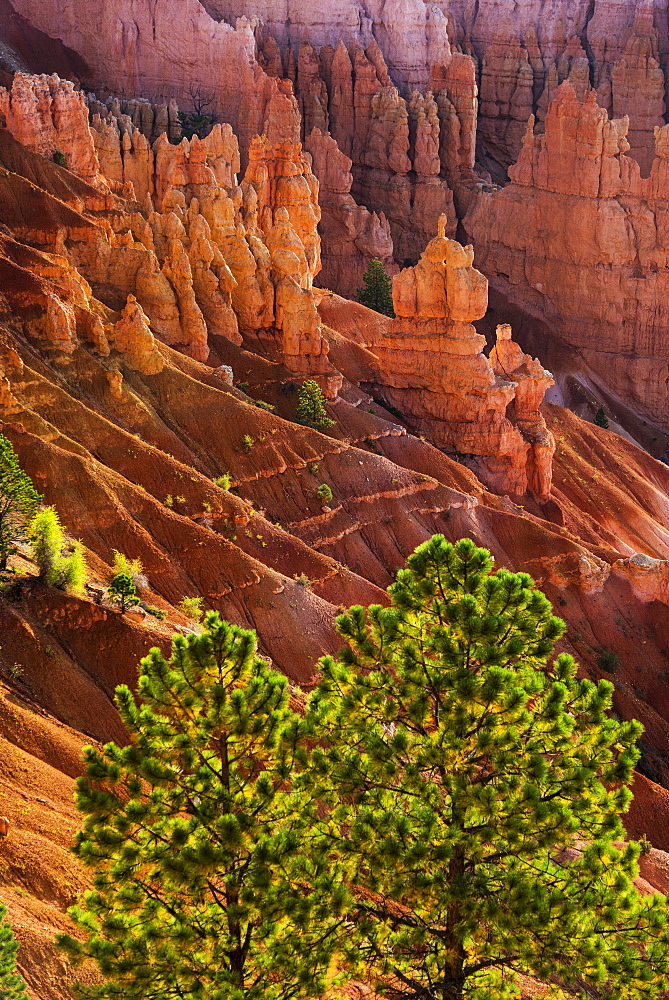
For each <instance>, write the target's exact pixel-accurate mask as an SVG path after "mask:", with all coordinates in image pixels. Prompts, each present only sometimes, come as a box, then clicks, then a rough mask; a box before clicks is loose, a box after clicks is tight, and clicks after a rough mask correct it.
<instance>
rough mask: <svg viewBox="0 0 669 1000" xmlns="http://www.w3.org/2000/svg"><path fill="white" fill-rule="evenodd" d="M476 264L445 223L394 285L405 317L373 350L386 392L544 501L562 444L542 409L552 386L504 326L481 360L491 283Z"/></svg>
mask: <svg viewBox="0 0 669 1000" xmlns="http://www.w3.org/2000/svg"><path fill="white" fill-rule="evenodd" d="M473 259H474V252H473V250H472V248H471V247H463V246H461V245H460V244H459V243H457V242H456V241H455V240H450V239H448V238H447V237H446V219H445V218H442V219H441V220H440V225H439V235H438V236H437V237H436V238H435V239H433V240H431V241H430V243H429V244H428V246H427V248H426V249H425V251H424V252H423V254H422V255H421V259H420V261H419V262H418V264H417V265H416V266H415V267H409V268H406V269H405V270H403V271H401V272H400V274H398V275H397V276H396V277H395V278H394V279H393V305H394V308H395V314H396V316H397V319H396V320H394V321H392V322H391V323H390V324H389V327H388V331H387V334H386V335H385V336H383V335H381V336H380V337H379V338H378V339H377V340H376V342H375V343H374V344H373V345H371V349H372V350H373V351H374V353H375V354H376V355H377V357H378V359H379V373H380V374H379V382H380V386H381V393H382V395H383V398H384V399H386V400H387V401H388V402H389V403H390V404H392V405H393V406H394V407H396V408H397V409H398V410H399V411H400V412H401V413H403V414H404V415H406V416H407V418H408V419H409V420H410V422H411V424H412V426H415V427H416V428H417V429H419V430H420V431H421V432H422V433H424V434H425V435H426V436H428V437H429V439H430V440H431V441H433V442H434V443H435V444H437V445H439V447H442V448H444V449H446V450H447V451H448V452H451V453H457V454H459V455H462V456H466V461H467V463H468V464H469V465H470V467H472V468H474V469H475V470H476V473H477V475H478V476H479V477H480V478H481V479H483V481H484V482H486V483H488V484H489V485H490V486H492V487H493V488H494V489H495V490H496V491H498V492H501V493H511V494H523V493H525V492H526V491H527V490H528V489H531V490H532V491H533V492H534V493H535V495H536V496H538V497H540V498H546V497H548V495H549V493H550V488H551V459H552V455H553V451H554V447H555V446H554V442H553V436H552V434H551V433H550V432H549V431H548V429H547V427H546V424H545V422H544V420H543V417H542V416H541V414H540V412H539V409H538V407H539V404H540V402H541V401H542V399H543V395H544V392H545V390H546V388H547V387H548V386H549V385H551V384H552V381H553V380H552V377H551V375H550V373H549V372H546V371H544V369H543V368H542V367H541V365H540V364H539V362H537V361H535V360H533V359H532V358H529V357H527V356H526V355H525V354H523V352H522V351H521V350H520V348H519V347H518V346H517V345H516V344H514V343H513V342H512V341H511V339H510V337H511V330H510V328H509V327H500V328H499V330H498V341H497V346H496V348H494V350H493V353H492V355H491V358H490V360H488V358H486V357H485V355H484V354H483V347H484V346H485V338H484V337H482V336H481V335H480V334H478V333H477V332H476V330H475V328H474V326H473V325H472V323H473V321H474V320H477V319H480V318H481V317H482V316H484V315H485V312H486V309H487V306H488V284H487V281H486V279H485V278H484V276H483V275H482V274H481V273H480V272H479V271H477V270H475V269H474V267H473V266H472V265H473Z"/></svg>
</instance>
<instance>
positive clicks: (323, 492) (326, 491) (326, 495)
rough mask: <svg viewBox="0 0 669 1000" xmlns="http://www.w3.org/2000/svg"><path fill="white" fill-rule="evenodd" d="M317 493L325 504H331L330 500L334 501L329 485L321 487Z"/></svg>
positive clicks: (325, 484)
mask: <svg viewBox="0 0 669 1000" xmlns="http://www.w3.org/2000/svg"><path fill="white" fill-rule="evenodd" d="M316 492H317V493H318V495H319V497H320V498H321V500H323V502H324V503H329V502H330V500H332V490H331V489H330V487H329V486H328V484H327V483H323V484H322V485H321V486H319V487H318V489H317V490H316Z"/></svg>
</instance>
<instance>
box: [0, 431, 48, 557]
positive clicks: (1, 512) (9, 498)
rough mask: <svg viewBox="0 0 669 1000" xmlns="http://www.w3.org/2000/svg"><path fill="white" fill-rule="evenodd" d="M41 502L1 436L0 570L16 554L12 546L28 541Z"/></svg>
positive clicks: (13, 453) (17, 460)
mask: <svg viewBox="0 0 669 1000" xmlns="http://www.w3.org/2000/svg"><path fill="white" fill-rule="evenodd" d="M41 501H42V497H41V496H40V495H39V493H37V492H36V491H35V489H34V488H33V484H32V480H31V478H30V476H29V475H27V473H25V472H24V471H23V469H22V468H21V466H20V465H19V459H18V455H17V454H16V452H15V451H14V448H13V447H12V443H11V441H9V440H8V439H7V438H6V437H5V436H4V435H3V434H0V570H3V569H6V568H7V560H8V558H9V556H10V555H12V553H14V552H16V547H15V544H14V543H15V542H18V541H22V540H23V539H24V538H26V537H27V536H26V529H27V526H28V522H29V521H30V520H31V519H32V518H33V517H34V515H35V512H36V511H37V508H38V506H39V504H40V503H41Z"/></svg>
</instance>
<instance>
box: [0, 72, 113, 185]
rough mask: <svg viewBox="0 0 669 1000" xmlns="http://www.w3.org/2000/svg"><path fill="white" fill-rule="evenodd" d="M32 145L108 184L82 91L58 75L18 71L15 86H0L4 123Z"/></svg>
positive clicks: (91, 179)
mask: <svg viewBox="0 0 669 1000" xmlns="http://www.w3.org/2000/svg"><path fill="white" fill-rule="evenodd" d="M3 119H4V124H5V125H6V127H7V128H8V129H9V131H10V132H11V134H12V135H13V136H14V138H15V139H16V140H17V141H18V142H20V143H21V144H22V145H23V146H25V147H26V148H27V149H30V150H32V151H33V152H35V153H39V154H40V155H41V156H46V157H48V158H49V159H54V158H56V159H57V158H58V156H59V154H60V156H62V157H63V158H64V160H63V166H67V167H68V169H69V170H71V171H72V172H73V173H75V174H77V175H78V176H79V177H81V178H82V180H84V181H86V182H87V183H88V184H91V185H93V186H94V187H99V188H104V189H106V184H105V182H104V180H103V177H102V174H101V171H100V164H99V162H98V158H97V155H96V152H95V145H94V143H93V138H92V135H91V131H90V129H89V127H88V109H87V107H86V99H85V97H84V94H83V93H81V91H78V90H75V89H74V84H73V83H72V82H71V81H70V80H61V79H60V78H59V77H57V76H27V75H25V74H22V73H17V74H16V76H15V77H14V81H13V83H12V87H11V90H5V89H4V88H2V87H0V124H2V122H3Z"/></svg>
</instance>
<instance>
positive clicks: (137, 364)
mask: <svg viewBox="0 0 669 1000" xmlns="http://www.w3.org/2000/svg"><path fill="white" fill-rule="evenodd" d="M110 339H111V340H112V343H113V345H114V347H115V349H116V350H117V351H119V352H120V353H121V354H123V355H125V360H126V363H127V365H128V366H129V367H130V368H132V369H134V370H135V371H138V372H142V373H143V374H144V375H156V374H157V373H158V372H161V371H162V370H163V367H164V361H163V358H162V356H161V354H160V351H159V350H158V347H157V346H156V341H155V339H154V336H153V334H152V333H151V329H150V327H149V319H148V317H147V316H146V314H145V313H144V310H143V309H142V307H141V306H140V304H139V302H138V301H137V299H136V298H135V296H134V295H129V296H128V302H127V304H126V306H125V307H124V309H123V313H122V315H121V318H120V320H119V321H118V323H116V325H115V326H114V329H113V333H112V335H111V338H110Z"/></svg>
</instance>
